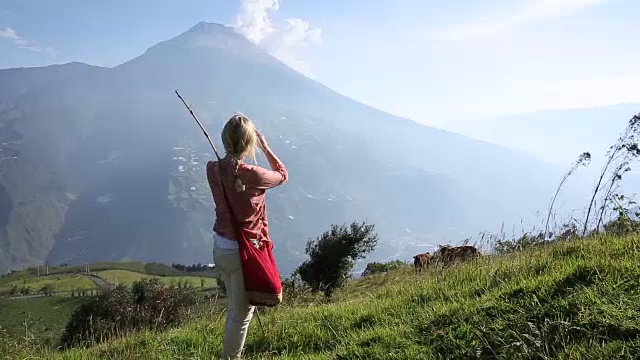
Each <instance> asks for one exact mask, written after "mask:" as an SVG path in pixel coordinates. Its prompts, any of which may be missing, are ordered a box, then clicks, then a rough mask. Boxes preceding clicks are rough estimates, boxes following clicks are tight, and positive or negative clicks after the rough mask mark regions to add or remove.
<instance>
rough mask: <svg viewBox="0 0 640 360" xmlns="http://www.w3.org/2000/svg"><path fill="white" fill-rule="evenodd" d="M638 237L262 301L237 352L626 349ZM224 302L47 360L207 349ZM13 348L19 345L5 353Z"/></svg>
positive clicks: (636, 323)
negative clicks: (182, 321) (175, 323)
mask: <svg viewBox="0 0 640 360" xmlns="http://www.w3.org/2000/svg"><path fill="white" fill-rule="evenodd" d="M639 264H640V236H634V237H627V238H614V237H609V236H602V237H598V238H594V239H585V240H576V241H573V242H565V243H557V244H554V245H552V246H545V247H538V248H534V249H530V250H527V251H526V252H523V253H521V254H511V255H507V256H501V257H486V258H482V259H481V260H478V262H477V263H471V264H466V265H462V266H457V267H454V268H451V269H445V270H441V269H430V270H428V271H426V273H425V272H423V273H422V274H420V275H416V274H413V272H412V270H411V269H410V268H409V269H406V268H405V269H400V270H397V271H393V272H390V273H387V274H379V275H373V276H371V277H368V278H364V279H360V280H357V281H354V282H352V283H351V284H349V286H348V287H347V288H345V289H343V290H340V291H338V293H337V294H336V296H335V298H334V300H333V301H332V302H331V303H326V302H325V301H322V299H321V298H318V297H313V296H307V297H306V298H305V300H304V301H293V302H292V301H291V298H285V304H284V305H282V306H279V307H277V308H274V309H261V319H262V323H263V325H264V328H265V332H264V333H263V332H262V331H261V329H260V327H259V325H258V324H257V321H256V320H257V319H254V321H253V322H252V324H251V327H250V330H249V336H248V338H247V342H246V353H245V356H246V358H247V359H443V358H444V359H472V358H473V359H475V358H482V359H496V358H497V359H585V358H588V359H637V358H640V265H639ZM223 324H224V313H213V314H210V315H208V316H203V317H201V318H200V319H199V320H196V321H194V322H191V323H189V324H187V325H185V326H183V327H182V328H180V329H173V330H168V331H165V332H162V333H153V332H141V333H138V334H134V335H131V336H127V337H124V338H121V339H119V340H115V341H111V342H107V343H105V344H101V345H97V346H95V347H92V348H89V349H84V350H80V349H75V350H71V351H67V352H45V353H42V354H40V355H39V356H40V357H39V358H52V359H137V358H145V359H210V358H215V356H217V355H218V352H219V351H220V344H221V339H222V332H223ZM11 355H13V356H16V358H21V357H20V356H21V355H18V354H14V353H12V354H11Z"/></svg>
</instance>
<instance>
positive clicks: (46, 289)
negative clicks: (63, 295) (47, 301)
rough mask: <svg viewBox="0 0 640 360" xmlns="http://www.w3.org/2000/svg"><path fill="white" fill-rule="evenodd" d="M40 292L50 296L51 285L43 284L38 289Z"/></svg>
mask: <svg viewBox="0 0 640 360" xmlns="http://www.w3.org/2000/svg"><path fill="white" fill-rule="evenodd" d="M40 292H41V293H42V294H44V296H51V295H52V294H53V285H51V284H44V285H43V286H42V288H41V289H40Z"/></svg>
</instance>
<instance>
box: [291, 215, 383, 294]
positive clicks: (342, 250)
mask: <svg viewBox="0 0 640 360" xmlns="http://www.w3.org/2000/svg"><path fill="white" fill-rule="evenodd" d="M373 229H374V225H367V224H365V223H364V222H362V223H360V224H359V223H356V222H353V223H351V225H350V226H349V227H347V226H346V225H341V226H337V225H331V230H329V231H326V232H325V233H323V234H322V235H320V236H319V237H317V238H316V240H315V241H314V240H311V239H309V240H308V241H307V246H306V250H305V253H306V254H307V255H309V258H310V259H309V260H307V261H305V262H304V263H302V264H301V265H300V266H299V267H298V268H297V269H296V272H297V273H298V274H299V275H300V278H301V280H302V281H304V282H305V283H306V284H307V285H308V286H309V287H310V288H311V289H312V290H313V291H314V292H316V291H322V292H323V293H324V295H325V296H326V297H327V298H331V296H332V295H333V293H334V292H335V290H337V289H338V288H341V287H343V286H344V285H345V284H346V282H347V280H348V279H349V277H350V276H349V274H350V272H351V270H352V269H353V266H354V265H355V262H356V260H359V259H364V257H365V256H366V254H368V253H370V252H371V251H373V250H374V249H375V247H376V246H377V245H378V235H377V234H376V233H374V232H373Z"/></svg>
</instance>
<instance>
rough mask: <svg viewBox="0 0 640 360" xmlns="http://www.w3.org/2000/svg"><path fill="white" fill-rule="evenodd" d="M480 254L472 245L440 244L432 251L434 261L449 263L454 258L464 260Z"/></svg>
mask: <svg viewBox="0 0 640 360" xmlns="http://www.w3.org/2000/svg"><path fill="white" fill-rule="evenodd" d="M478 256H480V252H479V251H478V249H476V248H475V247H473V246H470V245H462V246H449V245H445V246H441V247H440V248H439V249H438V251H436V252H435V253H434V257H435V259H436V262H438V263H443V264H449V263H451V262H453V261H455V260H460V261H465V260H469V259H473V258H476V257H478Z"/></svg>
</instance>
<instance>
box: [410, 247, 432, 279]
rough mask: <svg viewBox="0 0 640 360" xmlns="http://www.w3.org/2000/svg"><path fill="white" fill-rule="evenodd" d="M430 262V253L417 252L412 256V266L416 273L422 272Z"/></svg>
mask: <svg viewBox="0 0 640 360" xmlns="http://www.w3.org/2000/svg"><path fill="white" fill-rule="evenodd" d="M429 264H431V255H430V254H429V253H428V252H427V253H424V254H418V255H415V256H414V257H413V267H414V268H415V270H416V274H417V273H420V272H422V269H425V268H427V267H428V266H429Z"/></svg>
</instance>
